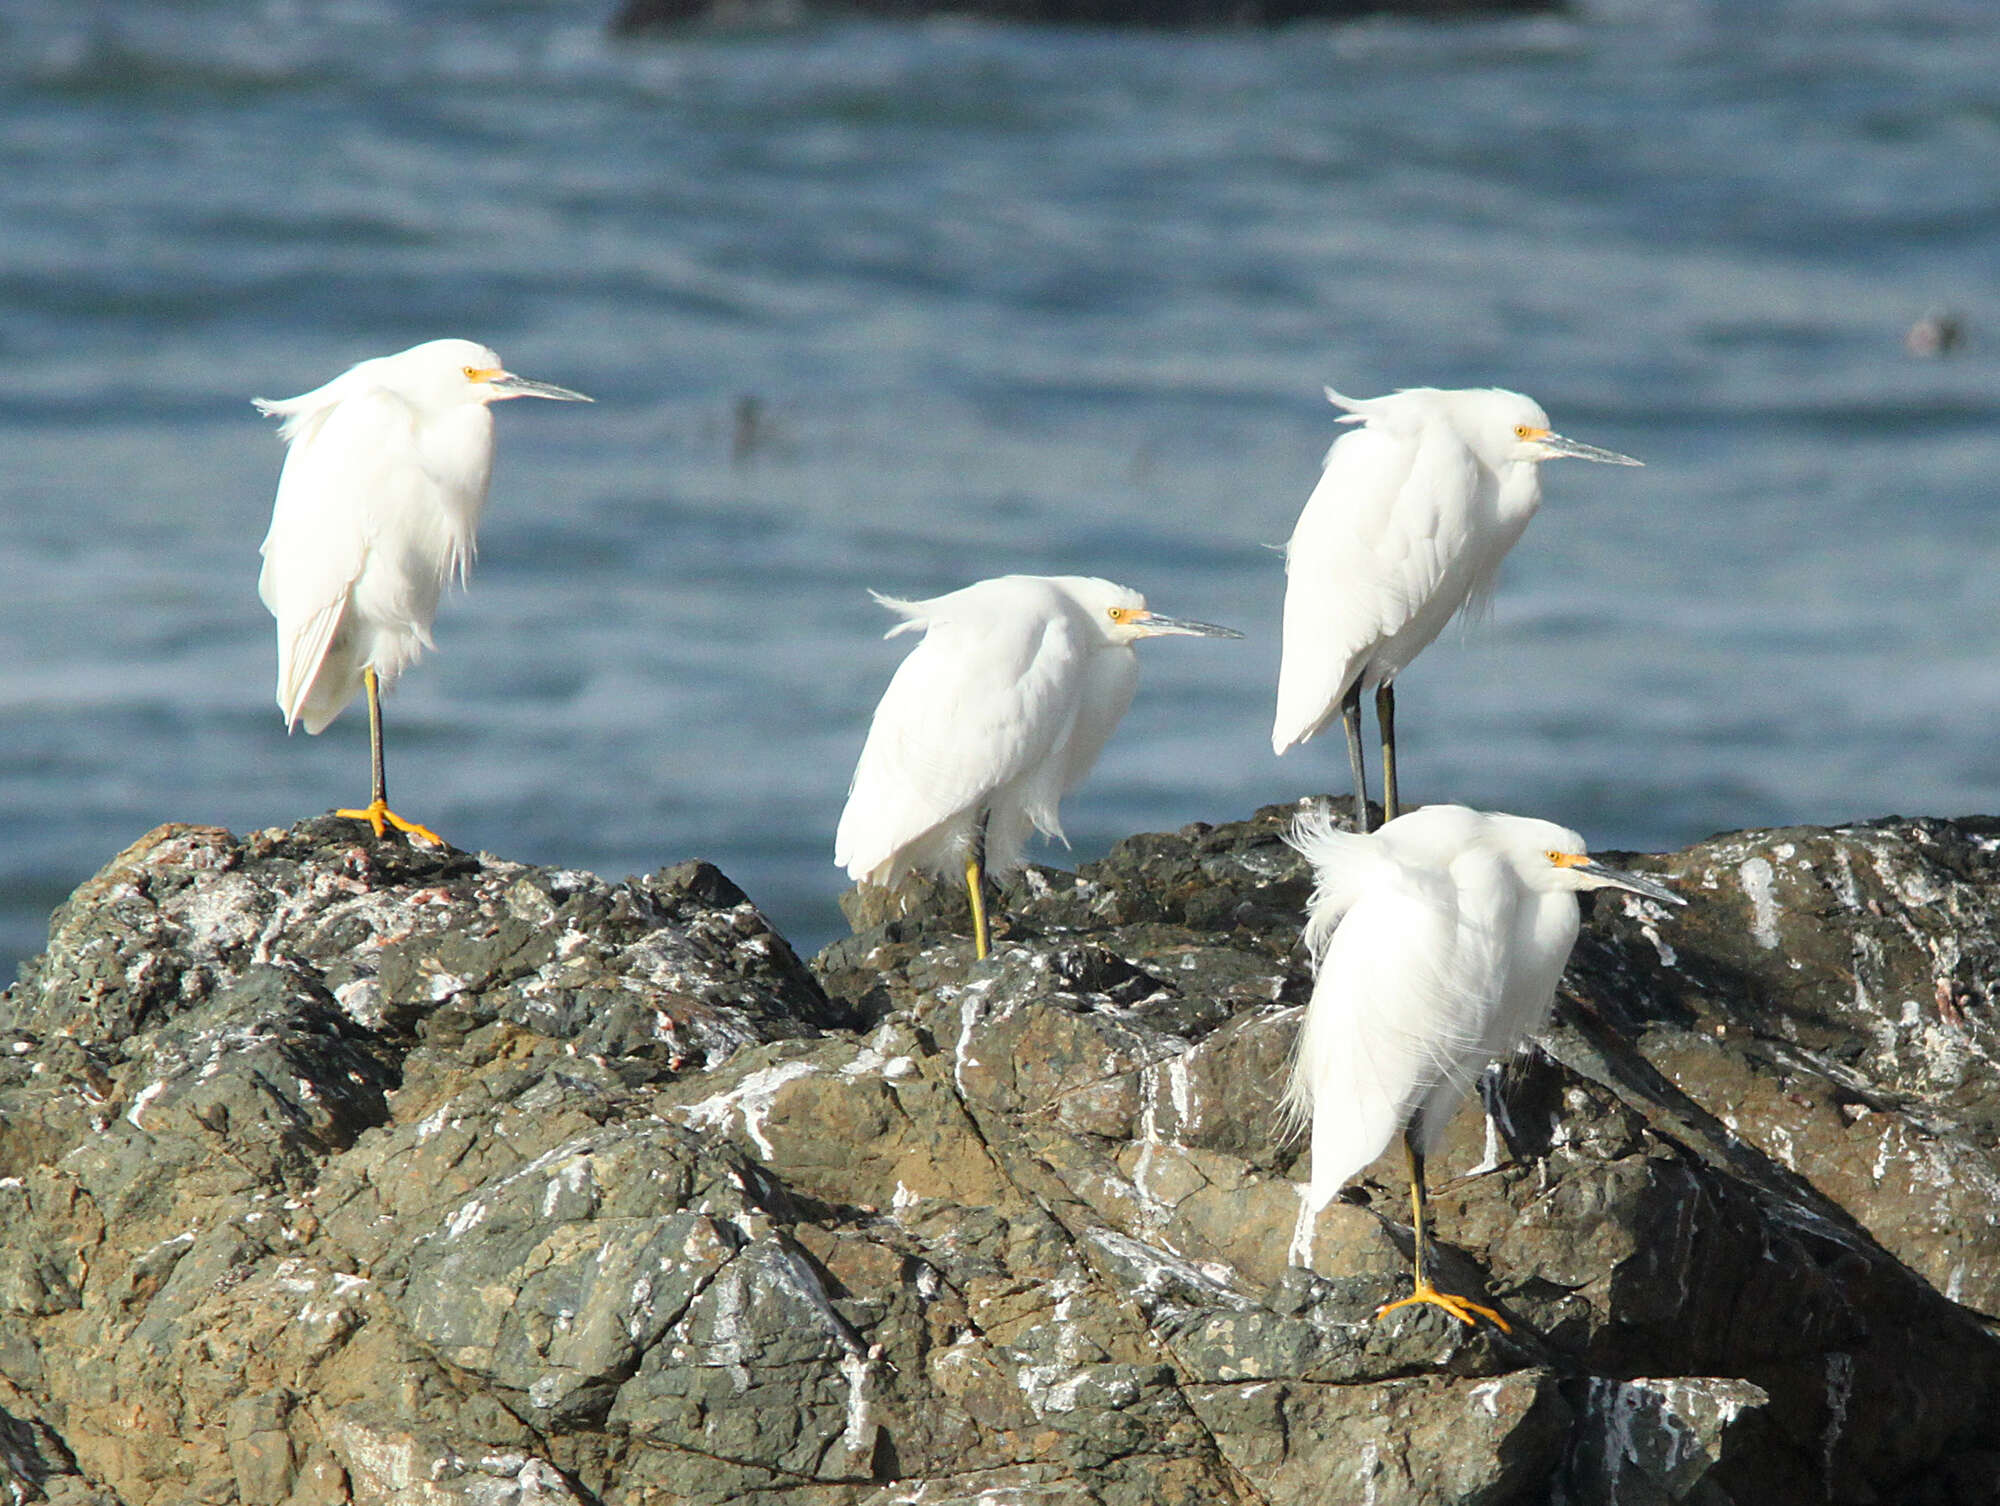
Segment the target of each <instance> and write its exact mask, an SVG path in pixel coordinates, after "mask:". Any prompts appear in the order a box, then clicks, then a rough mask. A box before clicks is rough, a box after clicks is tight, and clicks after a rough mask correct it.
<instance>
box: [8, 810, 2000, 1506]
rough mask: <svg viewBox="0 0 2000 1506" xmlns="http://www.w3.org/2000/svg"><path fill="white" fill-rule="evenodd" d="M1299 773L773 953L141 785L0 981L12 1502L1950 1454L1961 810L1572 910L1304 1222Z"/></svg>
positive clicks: (1666, 1484) (1375, 1487)
mask: <svg viewBox="0 0 2000 1506" xmlns="http://www.w3.org/2000/svg"><path fill="white" fill-rule="evenodd" d="M1290 814H1291V813H1290V811H1289V809H1287V810H1268V811H1263V812H1259V813H1258V815H1257V816H1255V817H1254V818H1252V819H1251V820H1249V821H1245V822H1239V823H1234V824H1231V825H1227V826H1222V827H1216V828H1207V827H1196V828H1190V829H1189V830H1187V831H1184V832H1181V833H1177V834H1170V835H1149V836H1143V837H1136V838H1133V839H1132V840H1131V841H1129V842H1127V843H1124V844H1122V845H1121V846H1120V847H1119V848H1118V849H1117V850H1115V851H1114V852H1113V853H1112V854H1111V856H1110V857H1108V858H1107V859H1105V860H1104V861H1103V862H1102V863H1097V864H1092V865H1087V866H1086V867H1085V869H1084V870H1083V871H1082V872H1081V873H1080V874H1074V875H1073V874H1066V873H1059V872H1055V871H1052V870H1031V871H1030V872H1028V873H1026V874H1024V875H1023V876H1022V878H1021V880H1020V881H1019V882H1018V883H1017V884H1016V885H1015V886H1014V888H1013V890H1012V891H1011V892H1010V894H1009V896H1008V904H1007V910H1008V920H1007V922H1006V923H1005V925H1004V926H1003V927H1002V934H1001V937H1000V939H999V940H998V942H997V943H996V947H995V955H994V957H993V959H992V960H991V961H990V962H987V963H983V964H982V963H974V962H973V961H972V960H971V946H970V943H969V941H968V940H966V939H965V937H964V934H963V931H962V929H961V928H959V922H958V919H957V915H956V913H955V910H954V907H956V910H957V911H962V908H963V902H962V900H960V899H958V898H957V897H956V896H955V895H954V894H953V893H952V891H951V889H950V888H949V887H948V886H946V887H943V888H941V889H940V890H938V891H937V892H936V893H935V894H919V895H917V896H914V897H913V899H914V902H913V903H912V905H911V907H910V908H909V909H908V911H907V912H906V913H902V914H893V913H892V907H882V906H875V907H873V909H872V913H864V911H863V910H861V909H857V911H856V914H857V915H858V916H860V918H861V921H862V924H863V929H862V930H861V931H860V932H858V933H857V935H856V936H855V937H854V938H852V939H851V940H848V941H844V942H841V943H840V944H838V945H837V946H835V947H832V948H830V949H829V950H828V952H827V953H826V954H825V955H824V956H823V957H821V958H820V959H819V960H818V961H817V963H816V964H815V965H814V968H813V969H812V970H808V969H807V968H806V967H804V966H802V965H801V964H800V963H799V961H798V960H797V959H796V958H795V957H794V956H793V954H792V952H791V949H790V948H789V947H788V946H787V945H786V943H785V942H784V940H783V939H782V938H781V937H779V936H778V935H776V934H775V933H774V932H773V931H772V930H771V929H770V928H769V927H768V926H767V925H766V924H765V923H764V921H763V920H762V918H761V917H760V916H759V915H758V914H757V912H756V910H755V909H754V907H752V906H751V905H750V903H749V902H748V901H747V900H746V899H745V898H744V897H743V896H742V895H741V894H740V893H739V892H738V891H737V890H736V889H735V888H734V887H733V886H732V885H730V883H729V882H728V880H727V879H725V878H723V877H722V876H721V875H720V874H718V873H716V872H715V871H714V870H713V869H712V868H708V867H706V866H705V865H700V864H684V865H682V866H681V867H679V868H676V869H670V870H667V871H664V872H662V873H660V874H658V875H655V876H654V877H652V878H650V879H645V880H634V881H629V882H627V883H624V884H616V885H613V884H608V883H606V882H604V881H603V880H600V879H598V878H595V877H593V876H591V875H589V874H583V873H575V872H560V871H555V870H549V869H538V868H531V867H526V866H523V865H519V864H512V863H506V862H501V861H498V860H496V859H492V858H486V857H480V858H474V857H470V856H467V855H465V854H460V853H436V854H432V853H420V852H416V851H412V850H410V849H408V848H405V847H402V846H400V845H396V844H387V845H384V844H377V843H374V842H372V841H368V842H360V841H356V840H355V836H354V829H353V827H352V825H351V824H350V823H344V822H332V821H315V822H309V823H306V824H304V825H302V826H300V827H298V828H296V829H294V830H292V831H289V832H265V833H258V834H255V835H252V836H250V837H247V838H241V839H239V838H236V837H233V836H231V835H230V834H228V833H227V832H222V831H218V830H213V829H204V828H188V827H164V828H161V829H160V830H159V831H157V832H154V833H152V834H150V835H149V836H148V837H147V838H145V839H143V840H142V841H141V842H140V843H138V844H136V845H135V846H134V847H133V848H131V849H129V850H128V851H127V852H125V853H123V854H120V855H119V857H118V858H116V859H114V860H113V862H112V863H111V864H110V866H108V867H107V868H106V869H105V870H104V871H103V872H102V873H101V874H99V875H98V876H97V877H96V878H94V879H92V880H91V881H90V882H89V883H87V884H85V885H84V886H83V887H82V888H81V889H79V890H78V891H77V893H76V895H75V896H73V897H72V899H71V900H70V901H69V903H68V904H67V905H65V906H64V908H63V909H62V910H61V911H59V912H58V913H57V915H56V918H55V922H54V925H53V927H52V930H51V935H50V945H49V950H48V952H47V953H46V954H45V955H44V956H43V957H41V958H39V959H37V960H36V962H34V963H33V964H31V965H30V967H29V968H28V970H27V972H26V973H25V975H24V976H23V978H22V980H21V981H20V982H19V983H18V984H16V985H15V987H14V988H12V989H10V990H9V991H8V992H7V993H6V995H5V996H4V997H0V1232H3V1233H4V1237H0V1480H4V1481H5V1483H6V1484H7V1485H8V1486H9V1487H10V1490H11V1493H12V1497H13V1498H14V1499H16V1500H24V1501H35V1500H49V1501H56V1502H71V1503H84V1502H93V1503H103V1506H112V1503H127V1506H154V1503H160V1506H168V1503H173V1506H178V1503H183V1502H195V1501H205V1502H216V1503H228V1502H241V1503H246V1506H319V1503H338V1502H350V1501H351V1502H396V1503H406V1502H407V1503H434V1502H435V1503H466V1506H473V1503H495V1506H498V1503H517V1502H518V1503H529V1502H551V1503H559V1502H578V1503H586V1502H588V1503H599V1502H601V1503H617V1506H639V1503H656V1506H722V1503H734V1502H742V1501H772V1502H787V1503H791V1502H797V1503H801V1506H945V1503H959V1506H972V1503H975V1502H982V1503H987V1506H1013V1503H1035V1506H1039V1503H1043V1502H1048V1503H1056V1502H1063V1503H1068V1502H1084V1503H1100V1506H1139V1503H1155V1502H1157V1503H1174V1506H1180V1503H1186V1506H1194V1503H1202V1506H1211V1503H1232V1502H1242V1503H1261V1506H1292V1503H1298V1506H1305V1503H1321V1502H1345V1501H1357V1502H1358V1501H1374V1502H1380V1503H1385V1506H1386V1503H1392V1502H1408V1503H1443V1502H1467V1503H1472V1502H1478V1503H1486V1506H1505V1503H1523V1506H1525V1503H1550V1506H1556V1503H1570V1506H1583V1503H1596V1502H1605V1503H1627V1502H1630V1503H1654V1502H1671V1501H1688V1502H1694V1503H1698V1506H1723V1503H1729V1502H1737V1503H1745V1506H1749V1503H1755V1506H1768V1503H1772V1502H1778V1501H1784V1502H1791V1501H1802V1502H1803V1501H1831V1502H1838V1503H1854V1506H1861V1503H1889V1502H1895V1503H1911V1506H1915V1503H1930V1502H1940V1503H1942V1502H1958V1501H1974V1500H1989V1499H1994V1498H1995V1497H1996V1496H2000V1431H1996V1427H1995V1423H1994V1421H1993V1419H1994V1418H1995V1417H1996V1416H2000V1342H1996V1339H1995V1336H1994V1332H1993V1323H1992V1321H1991V1320H1990V1319H1989V1318H1987V1317H1986V1316H1985V1315H1986V1314H1988V1313H1992V1312H1995V1311H2000V1222H1996V1221H2000V1164H1996V1163H2000V1152H1996V1136H2000V1091H1996V1089H1995V1086H1994V1084H1993V1082H1992V1079H1991V1069H1992V1053H1993V1051H1994V1049H1995V1043H1996V1036H1997V1035H2000V1032H1996V1019H1995V1006H1996V1000H1995V998H1994V989H1995V980H1996V979H1997V978H2000V823H1996V822H1992V821H1978V820H1967V821H1959V822H1943V821H1915V822H1912V821H1900V820H1894V821H1887V822H1883V823H1879V824H1875V825H1870V826H1861V827H1852V828H1843V829H1839V830H1798V831H1783V832H1758V833H1745V834H1739V835H1735V836H1730V837H1725V838H1718V839H1716V840H1714V841H1712V842H1709V843H1705V844H1702V845H1701V846H1698V847H1695V848H1692V849H1690V850H1688V851H1686V852H1683V853H1678V854H1673V855H1670V856H1666V857H1662V858H1655V859H1639V860H1637V861H1636V862H1635V863H1633V864H1632V866H1641V867H1644V868H1646V869H1647V870H1648V871H1651V872H1654V873H1656V874H1659V875H1663V876H1665V877H1666V878H1667V879H1668V880H1669V881H1670V882H1672V883H1673V884H1675V885H1676V887H1678V888H1679V889H1680V890H1681V892H1683V893H1685V894H1687V895H1688V896H1689V898H1690V900H1691V903H1690V905H1689V906H1688V908H1687V910H1685V911H1683V912H1678V913H1676V915H1674V916H1673V917H1672V918H1671V919H1668V918H1665V917H1663V916H1661V915H1660V914H1659V912H1658V910H1657V907H1654V906H1651V905H1649V904H1646V903H1644V902H1641V901H1638V900H1636V899H1631V900H1628V899H1626V898H1624V897H1621V896H1613V897H1611V898H1609V899H1608V900H1607V899H1604V898H1600V899H1599V900H1598V901H1597V903H1596V913H1595V914H1594V915H1593V916H1591V917H1590V919H1589V921H1588V923H1587V925H1586V928H1585V934H1584V939H1583V941H1582V942H1581V943H1580V944H1579V946H1578V949H1577V953H1576V955H1575V957H1574V959H1573V960H1572V963H1571V967H1570V973H1569V978H1568V984H1567V988H1566V997H1565V999H1564V1001H1563V1003H1562V1005H1561V1008H1560V1011H1559V1016H1558V1021H1557V1024H1556V1027H1555V1028H1554V1029H1553V1030H1552V1031H1551V1032H1550V1034H1549V1036H1548V1038H1547V1040H1546V1041H1545V1042H1544V1043H1543V1044H1542V1046H1541V1047H1540V1048H1538V1049H1534V1050H1529V1051H1524V1052H1523V1053H1521V1055H1520V1056H1519V1057H1518V1058H1517V1060H1516V1061H1514V1062H1513V1063H1511V1064H1509V1070H1508V1072H1507V1073H1506V1075H1505V1077H1504V1080H1503V1079H1502V1078H1500V1077H1499V1075H1498V1074H1496V1075H1495V1077H1494V1083H1495V1090H1494V1092H1493V1094H1492V1095H1491V1102H1492V1106H1493V1109H1494V1111H1495V1112H1494V1115H1493V1118H1492V1119H1491V1120H1490V1121H1489V1120H1488V1119H1486V1118H1485V1117H1484V1116H1482V1115H1480V1114H1479V1113H1478V1112H1476V1111H1475V1110H1473V1109H1468V1110H1467V1111H1466V1112H1465V1113H1463V1114H1462V1115H1461V1116H1460V1119H1459V1121H1458V1123H1457V1124H1456V1125H1455V1126H1454V1138H1453V1139H1452V1141H1451V1142H1450V1143H1449V1144H1448V1145H1447V1146H1446V1147H1445V1149H1444V1151H1443V1153H1442V1154H1440V1155H1439V1157H1438V1158H1437V1160H1436V1162H1435V1163H1434V1166H1433V1179H1434V1188H1433V1192H1434V1205H1435V1209H1436V1212H1437V1215H1438V1220H1439V1228H1438V1232H1439V1234H1440V1236H1441V1237H1442V1239H1443V1240H1444V1242H1445V1244H1444V1248H1443V1249H1442V1251H1441V1260H1442V1262H1443V1264H1444V1267H1445V1271H1446V1274H1447V1275H1448V1276H1449V1277H1450V1278H1451V1280H1452V1281H1453V1282H1454V1283H1456V1284H1457V1289H1459V1290H1464V1291H1469V1292H1477V1293H1484V1294H1485V1295H1486V1298H1487V1299H1488V1300H1491V1301H1493V1302H1495V1303H1496V1304H1497V1305H1498V1306H1499V1307H1501V1308H1502V1309H1503V1310H1504V1311H1505V1312H1506V1313H1507V1315H1508V1316H1509V1318H1510V1319H1511V1320H1512V1321H1513V1323H1514V1326H1515V1332H1514V1335H1513V1336H1512V1337H1511V1338H1510V1337H1508V1336H1505V1335H1502V1334H1499V1333H1498V1332H1496V1331H1494V1330H1492V1329H1490V1328H1485V1327H1482V1328H1480V1329H1477V1330H1469V1329H1465V1328H1462V1327H1461V1326H1459V1325H1458V1324H1456V1323H1453V1322H1452V1321H1450V1320H1449V1319H1447V1318H1445V1317H1444V1316H1443V1315H1441V1314H1439V1313H1437V1312H1435V1311H1432V1310H1427V1309H1415V1310H1405V1311H1403V1312H1399V1313H1397V1314H1395V1315H1392V1316H1391V1317H1390V1318H1387V1319H1385V1320H1383V1321H1382V1322H1379V1323H1377V1322H1374V1321H1371V1314H1372V1312H1373V1310H1374V1308H1375V1306H1376V1304H1377V1303H1379V1302H1380V1301H1381V1300H1383V1299H1384V1298H1385V1297H1387V1296H1390V1295H1394V1294H1396V1293H1397V1292H1398V1291H1399V1290H1401V1289H1402V1287H1403V1285H1404V1284H1405V1283H1406V1282H1407V1275H1408V1249H1409V1230H1408V1227H1407V1222H1406V1221H1407V1217H1408V1214H1407V1208H1406V1205H1405V1199H1404V1196H1403V1189H1402V1186H1401V1183H1400V1173H1399V1168H1398V1166H1397V1164H1396V1163H1395V1162H1394V1161H1393V1160H1391V1161H1385V1163H1384V1164H1383V1165H1381V1166H1379V1167H1377V1168H1375V1169H1374V1170H1373V1171H1372V1172H1371V1173H1370V1174H1369V1175H1368V1176H1366V1177H1364V1179H1363V1180H1362V1182H1361V1183H1360V1184H1358V1186H1357V1187H1356V1188H1355V1189H1353V1190H1352V1191H1351V1193H1350V1200H1349V1201H1345V1202H1341V1203H1336V1204H1335V1205H1334V1206H1332V1207H1330V1208H1328V1209H1327V1210H1326V1211H1325V1212H1324V1213H1323V1214H1322V1215H1321V1216H1320V1218H1319V1219H1318V1221H1317V1224H1316V1226H1314V1227H1301V1226H1300V1213H1299V1209H1300V1203H1299V1198H1298V1187H1297V1178H1298V1177H1299V1175H1300V1174H1301V1172H1302V1171H1303V1166H1302V1164H1300V1163H1301V1162H1302V1159H1303V1158H1302V1152H1301V1149H1300V1147H1299V1146H1298V1145H1297V1144H1295V1143H1288V1142H1285V1141H1283V1140H1282V1139H1281V1138H1280V1136H1279V1134H1278V1132H1277V1093H1278V1088H1279V1086H1280V1084H1281V1083H1282V1080H1283V1074H1284V1067H1285V1062H1286V1057H1287V1053H1288V1051H1289V1049H1290V1046H1291V1040H1292V1036H1293V1033H1294V1031H1295V1029H1296V1026H1297V1020H1298V1015H1299V1012H1300V1006H1301V1005H1302V1004H1303V1002H1304V1000H1305V997H1306V994H1307V991H1308V988H1309V983H1310V980H1309V976H1308V974H1307V971H1306V968H1305V965H1304V960H1303V958H1302V957H1301V956H1300V955H1299V954H1298V952H1297V950H1296V941H1297V935H1298V924H1299V917H1300V913H1301V911H1302V908H1303V905H1304V901H1305V896H1306V890H1307V880H1306V875H1305V873H1304V870H1303V865H1302V864H1301V862H1300V860H1299V859H1298V858H1297V857H1296V856H1295V855H1294V854H1293V853H1292V852H1291V851H1290V850H1289V849H1288V848H1286V847H1285V846H1284V845H1283V842H1282V841H1281V837H1280V834H1281V832H1282V831H1283V829H1284V826H1285V823H1286V821H1287V820H1288V819H1289V816H1290Z"/></svg>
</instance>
